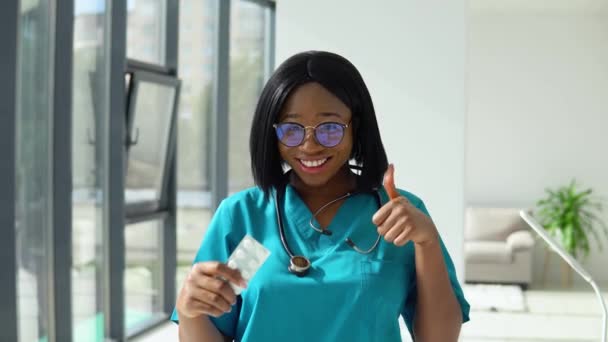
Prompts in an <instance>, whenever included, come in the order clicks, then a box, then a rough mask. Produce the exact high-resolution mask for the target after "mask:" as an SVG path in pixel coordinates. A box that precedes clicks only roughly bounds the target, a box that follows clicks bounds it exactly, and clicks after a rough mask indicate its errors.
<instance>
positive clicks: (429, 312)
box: [414, 238, 462, 342]
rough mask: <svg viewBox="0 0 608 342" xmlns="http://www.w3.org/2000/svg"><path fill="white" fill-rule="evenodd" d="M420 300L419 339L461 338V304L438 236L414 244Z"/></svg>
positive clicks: (425, 341) (416, 333) (430, 341)
mask: <svg viewBox="0 0 608 342" xmlns="http://www.w3.org/2000/svg"><path fill="white" fill-rule="evenodd" d="M414 249H415V253H416V288H417V291H418V293H417V295H418V296H417V302H416V315H415V317H414V336H415V338H416V341H422V342H434V341H441V342H444V341H446V342H449V341H458V335H459V334H460V327H461V325H462V312H461V310H460V304H459V303H458V300H457V299H456V296H455V295H454V290H453V289H452V285H451V283H450V277H449V276H448V271H447V268H446V265H445V261H444V258H443V253H442V251H441V242H440V240H439V239H438V238H437V239H436V240H434V241H427V242H425V243H424V244H416V245H415V248H414Z"/></svg>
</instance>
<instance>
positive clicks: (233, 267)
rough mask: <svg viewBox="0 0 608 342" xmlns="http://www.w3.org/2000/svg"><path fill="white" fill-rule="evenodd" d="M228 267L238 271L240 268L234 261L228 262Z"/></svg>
mask: <svg viewBox="0 0 608 342" xmlns="http://www.w3.org/2000/svg"><path fill="white" fill-rule="evenodd" d="M228 267H230V268H232V269H237V268H238V267H237V264H236V261H234V260H230V261H228Z"/></svg>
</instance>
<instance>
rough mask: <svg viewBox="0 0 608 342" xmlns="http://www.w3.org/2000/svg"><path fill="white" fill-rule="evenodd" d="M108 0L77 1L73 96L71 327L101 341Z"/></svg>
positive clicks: (81, 337)
mask: <svg viewBox="0 0 608 342" xmlns="http://www.w3.org/2000/svg"><path fill="white" fill-rule="evenodd" d="M106 19H107V11H106V7H105V0H95V1H93V0H77V1H76V2H75V3H74V60H73V63H74V66H73V89H72V92H73V94H72V95H73V97H72V108H73V114H72V177H73V178H72V186H73V193H72V322H73V324H72V328H73V334H74V341H84V342H86V341H103V340H104V335H103V334H104V322H103V308H102V305H103V297H102V295H103V288H102V286H100V284H102V283H103V273H102V270H103V207H104V206H103V204H104V200H105V198H106V197H105V194H104V192H103V189H104V179H105V177H104V176H105V172H106V167H105V166H106V164H105V157H104V156H105V155H106V153H107V139H106V137H107V127H106V125H105V122H106V120H105V118H107V116H108V108H107V103H108V98H107V89H108V75H109V70H108V68H107V67H106V60H107V55H106V51H107V48H108V47H107V46H106V45H105V44H104V42H105V39H104V38H105V36H106V35H107V31H106V26H105V22H106Z"/></svg>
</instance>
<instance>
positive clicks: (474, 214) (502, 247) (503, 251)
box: [464, 207, 534, 287]
mask: <svg viewBox="0 0 608 342" xmlns="http://www.w3.org/2000/svg"><path fill="white" fill-rule="evenodd" d="M533 247H534V238H533V235H532V233H531V232H530V230H529V229H528V227H527V225H526V223H525V222H524V221H523V220H522V219H521V217H520V216H519V209H517V208H483V207H469V208H467V209H466V215H465V245H464V251H465V281H466V282H469V283H475V282H483V283H512V284H520V285H522V286H523V287H527V286H528V285H529V284H530V282H531V281H532V250H533Z"/></svg>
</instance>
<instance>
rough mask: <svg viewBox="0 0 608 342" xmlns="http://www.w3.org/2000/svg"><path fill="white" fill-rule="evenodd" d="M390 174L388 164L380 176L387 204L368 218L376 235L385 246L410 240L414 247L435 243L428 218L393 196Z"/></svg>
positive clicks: (434, 236)
mask: <svg viewBox="0 0 608 342" xmlns="http://www.w3.org/2000/svg"><path fill="white" fill-rule="evenodd" d="M394 173H395V167H394V166H393V164H390V165H389V166H388V169H387V170H386V173H385V174H384V188H385V189H386V192H387V194H388V196H389V198H390V201H389V202H388V203H386V204H385V205H383V206H382V207H381V208H380V209H378V211H377V212H376V213H375V214H374V216H373V217H372V222H374V224H375V225H376V226H377V227H378V234H380V235H382V236H383V237H384V240H386V242H389V243H394V244H395V245H397V246H403V245H405V244H406V243H407V242H408V241H410V240H411V241H413V242H414V243H415V244H417V245H424V244H426V243H428V242H434V241H437V240H438V237H439V234H438V232H437V228H436V227H435V224H434V223H433V221H432V220H431V218H430V217H428V216H427V215H426V214H424V213H423V212H422V211H420V210H419V209H418V208H416V207H415V206H414V205H413V204H412V203H411V202H410V201H408V199H407V198H405V197H404V196H401V195H399V193H398V192H397V188H396V187H395V179H394Z"/></svg>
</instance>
